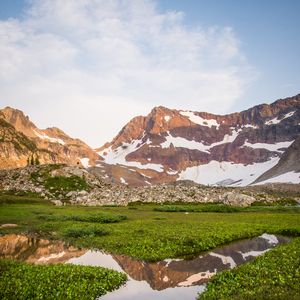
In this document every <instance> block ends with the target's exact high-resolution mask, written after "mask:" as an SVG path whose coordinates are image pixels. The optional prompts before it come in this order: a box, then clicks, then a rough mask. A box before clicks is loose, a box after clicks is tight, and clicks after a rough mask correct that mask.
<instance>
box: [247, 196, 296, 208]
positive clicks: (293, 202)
mask: <svg viewBox="0 0 300 300" xmlns="http://www.w3.org/2000/svg"><path fill="white" fill-rule="evenodd" d="M293 205H298V202H297V201H296V200H294V199H293V198H281V199H279V200H277V201H273V202H267V201H256V202H254V203H252V206H293Z"/></svg>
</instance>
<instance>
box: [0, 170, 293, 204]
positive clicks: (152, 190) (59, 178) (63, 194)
mask: <svg viewBox="0 0 300 300" xmlns="http://www.w3.org/2000/svg"><path fill="white" fill-rule="evenodd" d="M62 183H63V184H62ZM0 190H2V191H4V192H5V191H14V192H15V193H16V194H18V192H28V191H30V192H33V193H38V194H39V196H41V197H44V198H45V199H49V200H52V201H53V200H55V201H56V202H55V201H54V203H55V204H57V205H62V203H64V202H65V203H67V204H75V205H86V206H96V205H127V204H129V203H132V202H133V203H134V202H152V203H166V202H170V203H174V202H185V203H224V204H228V205H234V206H249V205H251V204H252V203H253V202H254V201H265V202H273V201H277V200H278V197H276V196H274V194H275V193H268V192H266V191H264V190H262V188H260V187H254V188H228V187H217V186H213V187H212V186H203V185H199V184H195V183H193V182H191V181H178V182H174V183H168V184H167V183H166V184H159V185H152V186H145V187H129V186H127V185H124V184H123V185H121V184H120V185H117V184H110V183H106V182H104V181H103V180H102V179H101V178H98V177H97V176H95V175H93V174H91V173H89V172H88V171H87V170H86V169H84V168H80V167H71V166H66V165H45V166H30V167H25V168H21V169H12V170H2V171H0ZM285 195H286V194H284V196H285ZM295 197H296V198H295ZM295 197H294V199H298V198H299V190H298V191H296V193H295Z"/></svg>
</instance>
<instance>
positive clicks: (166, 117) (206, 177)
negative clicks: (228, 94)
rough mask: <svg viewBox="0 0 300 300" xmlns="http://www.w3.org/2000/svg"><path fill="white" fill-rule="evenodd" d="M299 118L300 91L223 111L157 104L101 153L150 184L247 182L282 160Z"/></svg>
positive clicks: (296, 133) (298, 131)
mask: <svg viewBox="0 0 300 300" xmlns="http://www.w3.org/2000/svg"><path fill="white" fill-rule="evenodd" d="M299 124H300V95H297V96H295V97H291V98H286V99H281V100H278V101H276V102H274V103H273V104H271V105H267V104H262V105H259V106H255V107H253V108H250V109H248V110H246V111H243V112H240V113H233V114H229V115H224V116H221V115H213V114H209V113H204V112H192V111H181V110H172V109H168V108H165V107H155V108H154V109H153V110H152V111H151V113H150V114H149V115H148V116H146V117H142V116H140V117H136V118H134V119H133V120H132V121H130V122H129V123H128V124H127V125H126V126H124V127H123V129H122V130H121V131H120V133H119V134H118V135H117V136H116V137H115V138H114V139H113V141H112V142H110V143H107V144H105V145H104V146H103V147H101V148H99V149H97V153H98V154H99V155H100V156H101V157H102V158H103V160H104V162H105V163H106V164H109V165H115V166H120V167H121V166H122V167H124V168H130V169H131V170H135V171H136V172H138V173H140V174H141V175H143V176H145V178H146V179H145V181H147V183H145V184H149V183H152V184H155V183H162V182H172V181H176V180H192V181H195V182H197V183H204V184H220V185H233V186H244V185H249V184H251V183H253V182H254V181H256V180H257V179H258V178H259V177H260V176H261V175H262V174H264V173H265V172H266V171H268V170H269V169H271V168H273V167H274V166H276V165H277V163H278V162H279V160H280V158H281V156H282V155H283V154H284V153H285V151H286V149H287V148H288V147H290V146H291V144H292V143H293V142H294V140H296V139H297V137H298V136H299V134H300V126H299ZM122 180H125V181H126V182H129V181H130V178H123V177H122ZM116 181H119V182H121V179H120V178H116ZM296 181H297V179H296Z"/></svg>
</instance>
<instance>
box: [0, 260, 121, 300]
mask: <svg viewBox="0 0 300 300" xmlns="http://www.w3.org/2000/svg"><path fill="white" fill-rule="evenodd" d="M125 281H126V275H124V274H121V273H118V272H115V271H111V270H108V269H105V268H99V267H87V266H75V265H71V264H64V265H62V264H59V265H48V266H46V265H31V264H25V263H20V262H14V261H10V260H0V298H1V299H3V300H11V299H20V300H23V299H24V300H25V299H47V300H48V299H83V300H88V299H91V300H94V299H95V298H96V297H99V296H101V295H104V294H106V293H107V292H108V291H111V290H113V289H115V288H118V287H119V286H120V285H122V284H123V283H124V282H125Z"/></svg>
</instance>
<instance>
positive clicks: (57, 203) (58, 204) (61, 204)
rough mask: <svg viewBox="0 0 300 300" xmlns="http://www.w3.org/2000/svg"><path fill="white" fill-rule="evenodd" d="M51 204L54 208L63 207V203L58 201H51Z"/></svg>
mask: <svg viewBox="0 0 300 300" xmlns="http://www.w3.org/2000/svg"><path fill="white" fill-rule="evenodd" d="M51 202H52V203H53V204H54V205H56V206H63V203H62V201H60V200H51Z"/></svg>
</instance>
